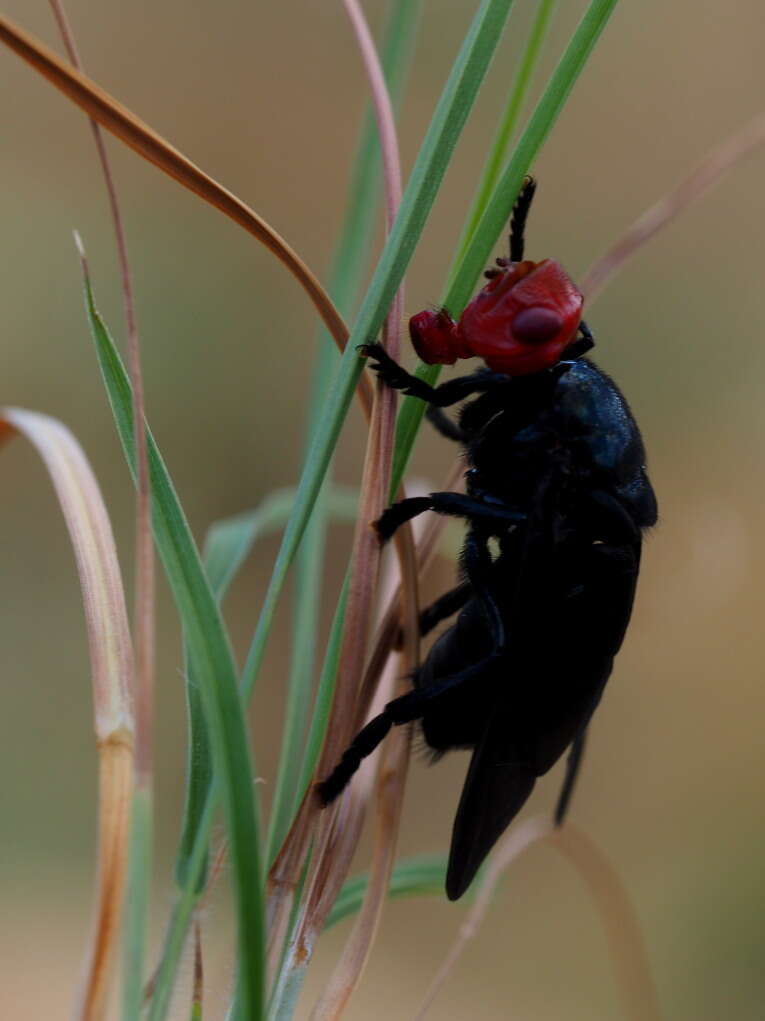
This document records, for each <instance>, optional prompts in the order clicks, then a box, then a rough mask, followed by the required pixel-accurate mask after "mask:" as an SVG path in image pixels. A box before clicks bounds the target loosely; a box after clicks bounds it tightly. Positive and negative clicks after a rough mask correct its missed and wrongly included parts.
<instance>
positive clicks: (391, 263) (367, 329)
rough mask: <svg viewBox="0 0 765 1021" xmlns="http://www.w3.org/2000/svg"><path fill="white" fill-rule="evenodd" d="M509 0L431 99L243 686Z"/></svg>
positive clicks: (319, 433) (487, 15)
mask: <svg viewBox="0 0 765 1021" xmlns="http://www.w3.org/2000/svg"><path fill="white" fill-rule="evenodd" d="M511 6H512V0H483V2H482V3H481V6H480V8H479V10H478V12H477V14H476V16H475V18H474V19H473V23H472V25H471V26H470V29H469V31H468V34H467V36H466V38H465V41H464V43H463V45H462V47H461V49H460V52H459V54H458V56H457V59H456V61H455V63H454V67H453V68H452V72H451V74H450V75H449V78H448V81H447V83H446V86H445V87H444V91H443V93H442V95H441V98H440V100H439V102H438V105H437V107H436V111H435V113H434V115H433V118H432V120H431V123H430V126H429V128H428V131H427V133H426V135H425V139H424V141H423V144H422V147H421V149H420V152H419V155H418V157H417V160H416V162H415V166H414V169H413V170H412V175H411V178H410V180H409V183H408V185H407V187H406V190H405V192H404V196H403V200H402V202H401V207H400V209H399V213H398V216H397V217H396V220H395V223H394V224H393V229H392V230H391V233H390V235H389V237H388V240H387V242H386V244H385V247H384V249H383V253H382V256H381V258H380V261H379V263H378V265H377V269H376V270H375V273H374V276H373V278H372V282H371V284H370V287H369V290H368V291H367V294H366V297H365V299H364V301H363V303H362V306H361V309H360V311H359V316H358V319H357V321H356V325H355V326H354V328H353V330H352V332H351V337H350V341H349V344H348V347H347V349H346V351H345V353H344V354H343V357H342V358H341V360H340V367H339V371H338V374H337V377H336V379H335V381H334V384H333V386H332V388H331V390H330V392H329V394H328V396H327V402H326V405H325V409H324V414H323V415H322V418H321V421H320V422H319V423H318V426H317V429H316V432H315V434H314V439H313V442H312V444H311V449H310V451H309V454H308V457H307V459H306V464H305V467H304V470H303V474H302V477H301V480H300V485H299V487H298V495H297V499H296V501H295V509H294V511H293V516H292V517H291V519H290V522H289V524H288V526H287V529H286V531H285V535H284V539H283V542H282V547H281V549H280V551H279V555H278V556H277V559H276V564H275V565H274V570H273V574H272V577H271V582H270V584H269V588H268V592H267V593H266V598H265V600H264V604H263V609H262V612H261V615H260V619H259V621H258V627H257V629H256V632H255V637H254V638H253V641H252V645H251V647H250V653H249V655H248V657H247V663H246V665H245V670H244V677H243V684H244V688H245V691H246V692H247V693H248V694H249V692H250V691H251V690H252V688H253V685H254V683H255V678H256V676H257V672H258V669H259V667H260V664H261V662H262V659H263V655H264V652H265V645H266V640H267V638H268V634H269V632H270V629H271V624H272V621H273V616H274V613H275V610H276V604H277V601H278V598H279V595H280V593H281V589H282V586H283V584H284V580H285V578H286V575H287V572H288V570H289V567H290V564H291V563H292V559H293V557H294V555H295V551H296V550H297V547H298V544H299V542H300V540H301V538H302V535H303V531H304V529H305V526H306V522H307V521H308V518H309V516H310V513H311V510H312V508H313V505H314V502H315V500H316V497H317V495H318V492H319V489H320V487H321V484H322V481H323V479H324V475H325V473H326V471H327V466H328V464H329V460H330V458H331V456H332V451H333V449H334V447H335V444H336V443H337V438H338V435H339V433H340V429H341V427H342V424H343V421H344V419H345V415H346V413H347V411H348V407H349V405H350V401H351V398H352V396H353V391H354V387H355V386H356V382H357V380H358V377H359V375H360V373H361V369H362V361H361V359H359V358H358V356H357V353H356V350H355V348H356V346H357V345H358V344H361V343H364V342H365V341H370V340H372V339H373V338H374V337H375V336H376V335H377V333H378V331H379V329H380V327H381V326H382V322H383V319H384V318H385V315H386V313H387V310H388V307H389V305H390V302H391V300H392V299H393V295H394V294H395V292H396V290H397V289H398V286H399V284H400V283H401V280H402V279H403V276H404V273H405V271H406V267H407V266H408V264H409V261H410V259H411V257H412V253H413V251H414V247H415V245H416V243H417V241H418V239H419V237H420V234H421V233H422V230H423V227H424V226H425V221H426V220H427V217H428V214H429V212H430V210H431V207H432V205H433V202H434V200H435V197H436V194H437V192H438V189H439V187H440V185H441V181H442V180H443V177H444V174H445V173H446V168H447V166H448V164H449V161H450V159H451V155H452V152H453V150H454V147H455V145H456V143H457V139H458V138H459V135H460V132H461V131H462V128H463V127H464V124H465V120H466V119H467V115H468V113H469V111H470V109H471V107H472V105H473V101H474V100H475V97H476V94H477V92H478V89H479V86H480V84H481V82H482V81H483V78H484V76H485V74H486V71H487V69H488V66H489V62H490V60H491V57H492V56H493V54H494V50H495V48H496V46H497V43H498V42H499V37H500V35H501V32H502V28H503V27H504V23H505V21H506V19H507V16H508V14H509V12H510V8H511Z"/></svg>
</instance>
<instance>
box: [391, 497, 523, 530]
mask: <svg viewBox="0 0 765 1021" xmlns="http://www.w3.org/2000/svg"><path fill="white" fill-rule="evenodd" d="M428 510H432V511H435V512H436V513H437V514H448V515H451V516H452V517H457V518H467V519H468V520H469V521H475V520H478V521H483V522H486V523H487V524H490V525H494V526H495V527H497V526H502V527H505V528H506V527H507V526H508V525H514V524H519V523H520V522H521V521H524V520H525V515H524V514H522V513H521V512H520V511H516V510H513V508H512V507H509V506H508V505H507V504H505V503H502V502H500V501H496V502H492V503H488V502H484V501H483V500H477V499H476V498H475V497H472V496H466V495H465V494H464V493H448V492H447V493H430V494H429V495H428V496H411V497H409V498H408V499H406V500H399V501H398V503H394V504H392V505H391V506H390V507H388V509H387V510H385V511H383V513H382V515H381V516H380V517H379V518H378V519H377V521H376V522H375V523H374V527H375V528H376V529H377V533H378V535H379V536H380V539H381V540H382V541H383V542H386V541H387V540H388V539H390V537H391V536H392V535H393V533H394V532H395V531H396V529H397V528H400V526H401V525H403V524H404V522H405V521H411V520H412V518H416V517H417V515H418V514H423V513H424V512H425V511H428Z"/></svg>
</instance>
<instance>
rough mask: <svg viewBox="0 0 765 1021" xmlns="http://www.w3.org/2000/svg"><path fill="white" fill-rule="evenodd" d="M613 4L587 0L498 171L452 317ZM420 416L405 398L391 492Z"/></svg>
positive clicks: (429, 376)
mask: <svg viewBox="0 0 765 1021" xmlns="http://www.w3.org/2000/svg"><path fill="white" fill-rule="evenodd" d="M616 4H617V0H592V2H591V3H590V6H589V7H588V9H587V11H586V12H585V14H584V17H583V18H582V20H581V21H580V22H579V25H578V26H577V28H576V30H575V32H574V34H573V36H572V37H571V40H570V42H569V44H568V46H567V47H566V50H565V52H564V54H563V56H562V57H561V59H560V61H559V62H558V65H557V67H556V68H555V71H554V72H553V74H552V76H551V78H550V80H549V82H548V83H547V86H546V88H545V90H544V92H543V93H542V96H541V98H540V100H539V102H538V103H537V105H536V107H535V109H534V112H533V113H532V115H531V117H530V118H529V121H528V123H527V125H526V127H525V128H524V130H523V132H522V134H521V137H520V138H519V140H518V144H517V145H516V147H515V149H514V150H513V154H512V156H511V157H510V161H509V163H508V164H507V166H506V167H505V169H504V171H503V172H502V175H501V177H500V178H499V181H498V183H497V186H496V187H495V189H494V191H493V193H492V196H491V198H490V199H489V201H488V203H487V205H486V207H485V209H484V211H483V214H482V216H481V218H480V220H479V221H478V224H477V226H476V228H475V231H474V232H473V234H472V237H471V239H470V243H469V245H468V247H467V249H466V250H465V253H464V255H463V256H462V257H461V258H460V260H459V262H458V264H457V265H456V266H455V268H454V270H453V271H452V272H451V273H450V274H449V280H450V281H451V282H450V284H449V285H448V287H447V290H446V294H445V295H444V299H443V302H442V304H443V306H444V307H445V308H448V309H449V311H450V312H451V314H452V315H453V316H454V317H455V318H458V317H459V315H460V314H461V312H462V310H463V309H464V307H465V305H466V304H467V302H468V300H469V298H470V296H471V294H472V292H473V290H474V288H475V286H476V283H477V281H478V278H479V277H480V275H481V273H482V271H483V269H484V266H485V265H486V263H487V261H488V260H489V256H490V254H491V250H492V248H493V247H494V245H495V244H496V243H497V238H498V237H499V235H500V234H501V232H502V231H503V230H504V227H505V223H506V222H507V220H508V218H509V216H510V213H511V212H512V208H513V204H514V202H515V200H516V198H517V196H518V192H519V191H520V188H521V184H522V183H523V178H524V175H525V174H526V173H527V172H528V170H529V167H530V166H531V163H532V161H533V160H534V159H535V157H536V155H537V153H538V152H539V150H540V149H541V147H542V145H543V144H544V142H545V140H546V139H547V136H548V135H549V134H550V131H551V129H552V127H553V124H554V123H555V121H556V120H557V118H558V115H559V114H560V112H561V110H562V109H563V106H564V105H565V102H566V99H567V98H568V96H569V93H570V92H571V89H572V88H573V87H574V84H575V82H576V80H577V78H578V77H579V75H580V74H581V72H582V70H583V68H584V66H585V64H586V63H587V58H588V57H589V55H590V53H591V52H592V48H593V46H594V45H595V43H596V42H597V40H598V38H599V36H600V33H601V32H602V31H603V29H604V28H605V25H606V22H607V21H608V19H609V17H610V16H611V13H612V12H613V9H614V7H615V6H616ZM438 371H439V369H438V366H422V365H421V366H419V368H418V369H417V375H418V376H420V377H421V378H422V379H425V380H427V382H429V383H434V382H435V380H436V379H437V378H438ZM424 413H425V405H424V403H423V402H422V401H419V400H417V399H416V398H413V397H408V398H405V399H404V401H403V404H402V407H401V413H400V414H399V421H398V430H397V439H396V456H395V459H394V462H393V481H392V489H393V490H395V489H397V488H398V486H399V485H400V484H401V480H402V478H403V475H404V472H405V471H406V466H407V463H408V461H409V456H410V454H411V452H412V446H413V444H414V438H415V436H416V435H417V430H418V429H419V427H420V422H421V421H422V416H423V415H424Z"/></svg>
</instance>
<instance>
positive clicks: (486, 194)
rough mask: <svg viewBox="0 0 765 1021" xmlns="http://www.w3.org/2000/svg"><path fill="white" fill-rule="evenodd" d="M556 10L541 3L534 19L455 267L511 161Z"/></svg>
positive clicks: (548, 0) (550, 0)
mask: <svg viewBox="0 0 765 1021" xmlns="http://www.w3.org/2000/svg"><path fill="white" fill-rule="evenodd" d="M554 8H555V0H539V3H538V5H537V13H536V16H535V17H534V22H533V24H532V26H531V31H530V33H529V38H528V41H527V43H526V46H525V48H524V51H523V54H522V55H521V59H520V61H519V62H518V69H517V70H516V72H515V78H514V79H513V84H512V86H511V88H510V95H509V96H508V100H507V104H506V105H505V109H504V112H503V114H502V118H501V120H500V122H499V127H498V128H497V133H496V135H495V136H494V141H493V143H492V146H491V150H490V152H489V156H488V159H487V160H486V163H485V164H484V168H483V171H482V173H481V180H480V181H479V183H478V188H477V189H476V193H475V196H474V198H473V202H472V204H471V206H470V212H469V213H468V215H467V219H466V220H465V226H464V227H463V229H462V236H461V238H460V242H459V244H458V245H457V258H456V259H455V266H459V264H460V262H461V261H462V259H463V258H464V256H465V253H466V252H467V248H468V245H469V243H470V239H471V238H472V236H473V234H474V233H475V229H476V227H477V226H478V222H479V220H480V219H481V216H482V215H483V211H484V210H485V209H486V206H487V205H488V203H489V199H490V198H491V195H492V193H493V191H494V188H495V186H496V184H497V179H498V177H499V175H500V172H501V170H502V167H503V165H504V162H505V160H506V158H507V151H508V148H509V146H510V139H511V138H512V137H513V134H514V132H515V127H516V124H517V123H518V117H519V115H520V112H521V110H522V108H523V103H524V100H525V99H526V94H527V93H528V90H529V85H530V84H531V79H532V76H533V74H534V69H535V67H536V65H537V60H538V59H539V54H540V51H541V49H542V43H543V42H544V39H545V36H546V35H547V28H548V25H549V23H550V18H551V17H552V12H553V10H554Z"/></svg>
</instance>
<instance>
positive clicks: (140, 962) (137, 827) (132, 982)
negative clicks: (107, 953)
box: [122, 787, 153, 1021]
mask: <svg viewBox="0 0 765 1021" xmlns="http://www.w3.org/2000/svg"><path fill="white" fill-rule="evenodd" d="M152 820H153V816H152V792H151V789H147V788H146V787H137V788H136V790H135V792H134V794H133V803H132V806H131V809H130V853H129V859H128V860H129V863H130V865H129V873H128V879H127V886H126V890H127V895H126V898H125V943H124V961H123V969H122V1018H123V1021H139V1019H140V1017H141V1007H142V1004H143V985H144V962H145V960H146V945H145V944H146V924H145V923H146V919H147V918H148V917H149V897H150V890H151V847H152V829H153V827H152Z"/></svg>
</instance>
